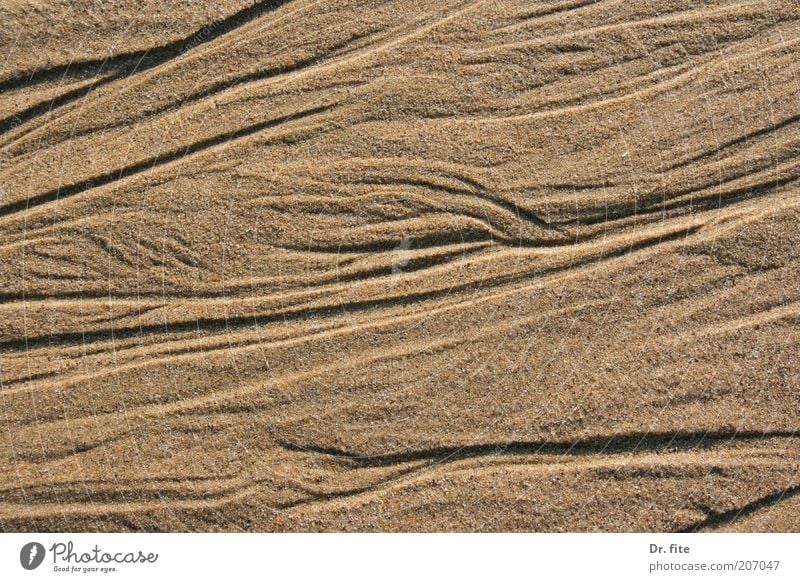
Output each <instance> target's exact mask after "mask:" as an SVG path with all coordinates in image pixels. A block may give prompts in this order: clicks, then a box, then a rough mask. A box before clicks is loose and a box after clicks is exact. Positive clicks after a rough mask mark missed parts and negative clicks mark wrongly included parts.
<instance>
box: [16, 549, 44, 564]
mask: <svg viewBox="0 0 800 582" xmlns="http://www.w3.org/2000/svg"><path fill="white" fill-rule="evenodd" d="M43 560H44V546H43V545H42V544H40V543H39V542H30V543H27V544H25V545H24V546H22V549H21V550H20V551H19V563H20V564H22V567H23V568H25V569H26V570H35V569H36V568H38V567H39V566H40V565H41V563H42V561H43Z"/></svg>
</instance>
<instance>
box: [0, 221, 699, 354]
mask: <svg viewBox="0 0 800 582" xmlns="http://www.w3.org/2000/svg"><path fill="white" fill-rule="evenodd" d="M699 228H700V227H693V228H688V229H681V230H680V231H677V232H674V233H670V234H669V235H663V236H659V237H657V238H654V239H647V240H644V241H639V242H637V243H634V244H631V245H625V246H623V247H622V248H619V249H617V250H615V251H612V252H609V253H605V254H603V255H600V256H592V257H587V258H585V259H583V260H580V261H576V262H574V263H570V264H569V265H566V266H561V267H554V268H552V269H542V270H539V271H535V272H533V273H529V274H528V275H529V276H536V277H545V276H548V275H555V274H558V273H562V272H565V271H569V270H574V269H578V268H581V267H585V266H590V265H592V264H595V263H598V262H601V261H607V260H611V259H614V258H619V257H622V256H625V255H627V254H629V253H632V252H635V251H638V250H643V249H646V248H648V247H652V246H656V245H658V244H662V243H666V242H669V241H674V240H680V239H682V238H686V237H688V236H690V235H691V234H692V233H694V232H696V231H697V230H699ZM522 277H523V275H522V274H519V273H514V274H511V275H505V276H498V277H493V278H492V279H491V280H489V281H486V282H485V286H483V287H480V286H479V285H477V284H476V283H475V282H470V283H465V284H462V285H454V286H451V287H446V288H443V289H434V290H431V291H424V292H418V293H405V294H403V295H397V296H392V297H385V298H381V299H371V300H365V301H355V302H351V303H343V304H339V305H332V306H326V307H319V308H312V309H309V308H300V309H296V310H287V311H283V312H279V313H273V314H268V315H267V314H252V315H243V316H234V317H227V318H197V319H194V320H189V321H179V322H172V323H165V324H158V325H144V326H131V327H120V328H118V329H114V328H110V329H101V330H94V331H86V332H75V333H61V334H52V335H43V336H28V337H27V338H24V339H14V340H6V341H2V342H0V352H11V351H28V350H29V349H31V348H36V347H53V346H56V345H75V344H77V343H83V344H85V343H93V342H99V341H112V340H122V339H128V338H133V337H137V336H138V337H144V336H145V335H148V334H164V335H166V334H173V333H187V332H197V333H202V332H219V331H231V330H235V329H242V328H249V327H252V328H254V329H255V328H257V327H258V326H260V325H267V324H270V323H281V322H287V321H297V320H303V319H314V318H321V317H330V316H336V315H346V314H348V313H354V312H364V311H372V310H375V309H376V308H380V307H392V306H401V305H408V304H413V303H417V302H420V301H426V300H431V299H439V298H443V297H447V296H451V295H455V294H457V293H459V292H462V291H475V290H476V289H477V288H479V287H480V288H484V289H490V288H494V287H498V286H500V285H503V284H507V283H510V282H514V281H518V280H520V279H522Z"/></svg>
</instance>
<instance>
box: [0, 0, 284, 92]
mask: <svg viewBox="0 0 800 582" xmlns="http://www.w3.org/2000/svg"><path fill="white" fill-rule="evenodd" d="M286 2H288V0H266V1H262V2H256V3H255V4H253V5H252V6H248V7H247V8H243V9H242V10H240V11H238V12H236V13H235V14H232V15H230V16H228V17H227V18H224V19H222V20H218V21H216V22H210V23H208V24H206V25H204V26H202V27H201V28H200V29H198V30H196V31H194V32H193V33H192V34H190V35H188V36H186V37H184V38H182V39H180V40H178V41H175V42H172V43H169V44H165V45H162V46H157V47H151V48H147V49H142V50H138V51H133V52H129V53H122V54H118V55H114V56H108V57H104V58H102V59H89V60H86V61H81V62H77V63H76V62H71V63H67V64H65V65H57V66H55V67H48V68H45V69H39V70H36V71H31V72H29V73H26V74H24V75H23V76H18V77H16V78H12V79H7V80H5V81H2V82H0V93H2V92H5V91H13V90H15V89H21V88H25V87H30V86H33V85H37V84H39V83H42V82H45V81H58V80H61V79H64V78H66V77H68V76H69V77H78V78H91V77H96V76H98V75H100V74H102V73H103V71H104V70H106V71H108V72H109V73H111V74H113V75H114V76H115V77H123V76H127V75H129V74H130V73H131V72H132V71H133V70H134V69H136V68H137V67H138V69H139V70H140V71H143V70H146V69H149V68H152V67H155V66H157V65H160V64H163V63H165V62H167V61H169V60H171V59H174V58H176V57H179V56H180V55H182V54H184V53H186V52H187V51H189V50H191V49H193V48H195V47H197V46H199V45H201V44H205V43H208V42H210V41H212V40H214V39H216V38H218V37H220V36H222V35H224V34H227V33H228V32H231V31H233V30H235V29H237V28H239V27H241V26H243V25H245V24H247V23H248V22H250V21H252V20H255V19H256V18H258V17H259V16H261V15H263V14H264V13H266V12H271V11H273V10H276V9H277V8H279V7H281V6H282V5H283V4H286Z"/></svg>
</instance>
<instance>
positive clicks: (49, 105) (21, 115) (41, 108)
mask: <svg viewBox="0 0 800 582" xmlns="http://www.w3.org/2000/svg"><path fill="white" fill-rule="evenodd" d="M117 78H118V77H116V76H113V75H112V76H108V77H104V78H101V79H98V80H97V81H95V82H94V83H91V84H89V85H87V86H85V87H78V88H77V89H73V90H72V91H67V92H66V93H62V94H61V95H59V96H58V97H54V98H53V99H49V100H47V101H42V102H41V103H37V104H36V105H31V106H30V107H28V108H26V109H23V110H21V111H17V112H16V113H13V114H11V115H9V116H8V117H5V118H4V119H0V135H3V134H4V133H6V132H8V131H10V130H12V129H15V128H17V127H19V126H20V125H22V124H23V123H26V122H28V121H30V120H32V119H34V118H36V117H39V116H40V115H44V114H46V113H49V112H51V111H53V110H55V109H58V108H59V107H62V106H64V105H66V104H68V103H70V102H72V101H75V100H77V99H80V98H82V97H83V96H85V95H87V94H89V93H91V92H92V91H93V90H94V89H97V88H98V87H102V86H103V85H107V84H108V83H110V82H111V81H114V80H116V79H117ZM26 133H28V132H27V131H26V132H22V133H21V134H20V135H19V136H18V137H22V136H23V135H25V134H26Z"/></svg>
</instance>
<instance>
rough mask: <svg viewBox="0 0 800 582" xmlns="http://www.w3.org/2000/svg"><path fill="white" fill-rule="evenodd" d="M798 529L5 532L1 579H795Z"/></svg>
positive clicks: (0, 539)
mask: <svg viewBox="0 0 800 582" xmlns="http://www.w3.org/2000/svg"><path fill="white" fill-rule="evenodd" d="M798 542H800V534H482V535H479V534H2V535H0V580H31V581H35V580H42V581H44V580H67V579H69V580H109V581H111V580H114V581H124V580H136V581H141V580H148V581H152V580H185V579H187V578H186V577H187V576H197V577H199V579H200V580H208V579H223V580H239V579H252V578H256V577H258V579H259V580H262V579H263V580H294V579H300V580H347V581H348V582H353V581H360V580H364V581H365V582H366V581H369V582H374V581H377V580H380V581H384V580H388V581H392V580H409V579H417V580H434V579H442V580H558V579H564V577H565V576H568V577H569V579H577V580H606V579H607V580H614V581H618V580H634V581H641V580H653V581H654V582H655V581H662V580H772V581H779V580H790V581H792V582H797V581H798V580H800V559H798V555H797V554H798Z"/></svg>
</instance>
